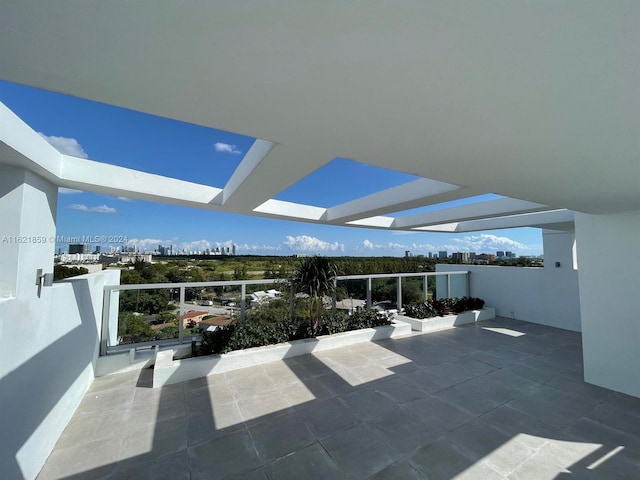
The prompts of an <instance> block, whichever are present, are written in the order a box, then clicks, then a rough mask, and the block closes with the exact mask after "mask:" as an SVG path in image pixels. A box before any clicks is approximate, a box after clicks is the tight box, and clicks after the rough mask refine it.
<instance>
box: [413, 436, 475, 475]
mask: <svg viewBox="0 0 640 480" xmlns="http://www.w3.org/2000/svg"><path fill="white" fill-rule="evenodd" d="M411 463H412V464H413V466H415V467H416V468H418V469H419V470H420V471H421V472H423V473H424V474H425V476H426V478H428V479H429V480H440V479H442V480H449V479H451V478H454V477H456V476H457V475H459V474H460V473H462V472H464V471H465V470H466V469H467V468H469V467H470V466H471V465H473V462H472V461H471V460H469V459H468V458H467V457H465V456H464V454H463V453H462V451H461V450H460V449H459V448H458V447H457V446H456V445H455V444H453V443H451V442H450V441H449V440H447V439H441V440H439V441H437V442H434V443H431V444H429V445H427V446H426V447H422V448H420V449H418V450H417V451H416V452H415V453H414V454H413V455H412V456H411Z"/></svg>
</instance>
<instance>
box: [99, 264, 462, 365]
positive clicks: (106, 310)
mask: <svg viewBox="0 0 640 480" xmlns="http://www.w3.org/2000/svg"><path fill="white" fill-rule="evenodd" d="M451 275H465V276H466V277H467V281H466V294H467V296H470V282H469V275H470V272H469V271H460V272H420V273H374V274H360V275H339V276H336V277H335V281H336V282H339V281H344V280H366V281H367V305H369V306H371V305H372V301H371V290H372V280H374V279H380V278H396V279H398V286H397V302H398V309H400V308H402V282H401V279H402V278H407V277H423V278H424V279H425V282H424V285H423V289H424V295H425V298H426V295H427V282H426V279H427V278H428V277H446V279H447V282H446V296H447V297H449V296H450V292H451ZM289 283H290V282H289V280H288V279H282V278H272V279H260V280H218V281H210V282H177V283H142V284H132V285H105V286H104V287H103V292H104V294H103V308H102V328H101V339H100V355H106V354H107V351H108V350H113V351H115V350H122V348H123V346H122V345H117V346H116V345H114V346H108V345H107V343H108V341H107V337H108V335H109V320H110V318H111V315H112V313H113V312H111V301H112V294H113V292H120V291H131V290H158V289H179V291H180V308H179V312H180V313H179V315H180V320H179V322H178V338H177V339H173V340H170V339H167V340H164V341H162V342H163V343H165V342H166V343H171V342H172V341H173V342H174V343H178V344H181V343H183V341H184V314H185V304H186V302H185V289H187V288H205V287H226V286H240V287H241V292H240V295H241V299H240V319H241V321H244V318H245V311H246V302H245V297H246V295H247V292H246V288H247V285H274V284H289ZM159 342H160V341H158V342H142V343H132V344H127V345H128V346H129V348H136V347H138V346H142V345H143V344H144V345H148V344H153V343H159Z"/></svg>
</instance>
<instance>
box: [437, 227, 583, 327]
mask: <svg viewBox="0 0 640 480" xmlns="http://www.w3.org/2000/svg"><path fill="white" fill-rule="evenodd" d="M543 239H544V249H545V266H544V267H543V268H527V267H498V266H491V265H446V264H442V265H437V266H436V271H438V272H446V271H464V270H468V271H470V272H471V279H470V282H471V296H473V297H480V298H482V299H483V300H484V301H485V302H486V305H487V306H488V307H493V308H495V310H496V315H498V316H502V317H508V318H515V319H517V320H526V321H528V322H533V323H540V324H542V325H549V326H552V327H558V328H564V329H566V330H573V331H580V330H581V322H580V294H579V289H578V272H577V271H576V270H574V269H573V262H572V257H573V254H572V247H573V233H567V232H545V234H544V235H543ZM547 258H549V260H547ZM556 261H559V262H560V267H559V268H556V267H555V262H556Z"/></svg>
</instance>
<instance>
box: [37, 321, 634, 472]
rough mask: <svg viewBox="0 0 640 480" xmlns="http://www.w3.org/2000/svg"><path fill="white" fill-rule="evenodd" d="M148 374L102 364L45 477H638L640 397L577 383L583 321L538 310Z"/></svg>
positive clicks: (57, 448) (580, 374)
mask: <svg viewBox="0 0 640 480" xmlns="http://www.w3.org/2000/svg"><path fill="white" fill-rule="evenodd" d="M521 334H523V335H521ZM516 335H519V336H516ZM149 379H150V371H149V370H143V371H141V372H134V373H126V374H118V375H111V376H106V377H101V378H97V379H96V380H95V381H94V383H93V384H92V386H91V388H90V390H89V392H88V393H87V394H86V396H85V397H84V399H83V401H82V403H81V405H80V407H79V408H78V410H77V411H76V413H75V415H74V416H73V419H72V420H71V422H70V423H69V425H68V426H67V428H66V430H65V431H64V433H63V434H62V436H61V437H60V439H59V441H58V443H57V445H56V447H55V449H54V450H53V452H52V453H51V455H50V456H49V459H48V460H47V462H46V464H45V465H44V467H43V469H42V471H41V472H40V475H39V477H38V478H39V479H40V480H46V479H52V478H72V479H80V478H90V479H101V478H105V479H107V478H108V479H121V478H122V479H125V478H130V479H144V478H150V479H161V478H167V479H172V480H173V479H194V480H195V479H217V478H246V479H272V480H273V479H281V478H285V479H300V480H303V479H304V480H306V479H313V478H319V479H340V478H372V479H394V480H398V479H405V478H406V479H425V478H428V479H440V478H441V479H450V478H468V479H483V480H491V479H504V478H508V479H527V478H530V479H535V480H542V479H546V478H557V479H560V478H593V479H596V478H598V479H602V478H607V479H617V478H634V479H638V478H640V399H638V398H634V397H630V396H626V395H623V394H620V393H615V392H612V391H610V390H606V389H602V388H599V387H595V386H593V385H589V384H586V383H584V382H583V381H582V350H581V337H580V334H578V333H574V332H569V331H565V330H559V329H555V328H550V327H545V326H541V325H536V324H532V323H527V322H520V321H514V320H509V319H504V318H498V319H496V320H493V321H487V322H481V323H478V324H476V325H466V326H462V327H458V328H455V329H450V330H445V331H441V332H437V333H430V334H413V335H411V336H408V337H405V338H400V339H389V340H382V341H377V342H374V343H365V344H361V345H357V346H351V347H346V348H341V349H336V350H332V351H327V352H322V353H319V354H312V355H305V356H302V357H296V358H291V359H287V360H284V361H278V362H273V363H268V364H265V365H262V366H258V367H252V368H246V369H242V370H238V371H234V372H230V373H226V374H220V375H213V376H209V377H206V378H201V379H197V380H192V381H188V382H184V383H179V384H174V385H170V386H167V387H163V388H160V389H151V388H147V387H146V385H148V384H149Z"/></svg>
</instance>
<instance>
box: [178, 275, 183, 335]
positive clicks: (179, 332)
mask: <svg viewBox="0 0 640 480" xmlns="http://www.w3.org/2000/svg"><path fill="white" fill-rule="evenodd" d="M184 294H185V289H184V287H180V323H179V324H178V342H179V343H182V338H183V336H184Z"/></svg>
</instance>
